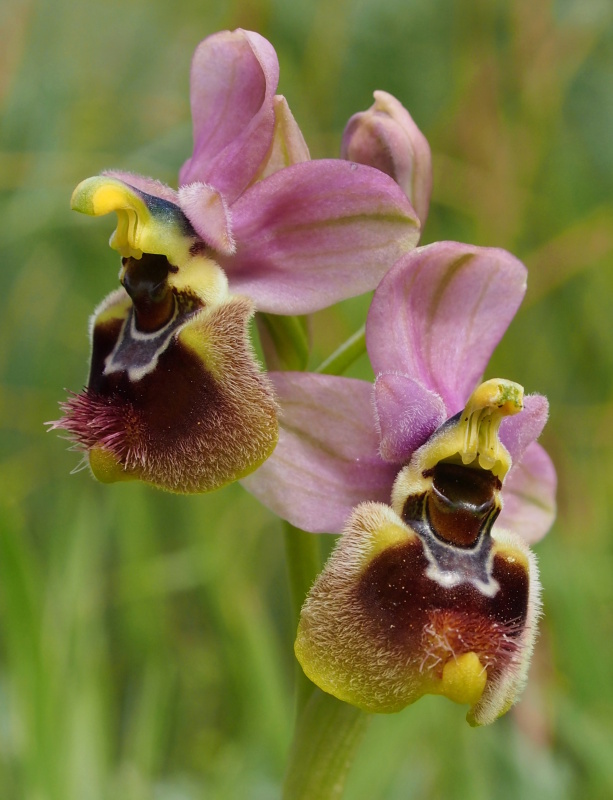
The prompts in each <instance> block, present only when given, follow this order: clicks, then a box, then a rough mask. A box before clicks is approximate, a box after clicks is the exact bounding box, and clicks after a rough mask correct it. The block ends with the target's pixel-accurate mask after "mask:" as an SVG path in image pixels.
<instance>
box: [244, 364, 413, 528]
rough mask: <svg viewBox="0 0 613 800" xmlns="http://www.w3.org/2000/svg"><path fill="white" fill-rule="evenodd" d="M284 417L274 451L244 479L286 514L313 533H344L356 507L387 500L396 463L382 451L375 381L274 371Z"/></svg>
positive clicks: (263, 499)
mask: <svg viewBox="0 0 613 800" xmlns="http://www.w3.org/2000/svg"><path fill="white" fill-rule="evenodd" d="M269 377H270V378H272V380H273V383H274V385H275V387H276V389H277V394H278V399H279V402H280V404H281V408H282V414H281V418H280V420H279V423H280V431H279V443H278V444H277V447H276V449H275V451H274V453H273V454H272V456H271V457H270V458H269V459H268V460H267V461H265V462H264V464H262V466H261V467H260V468H259V469H258V470H257V472H255V473H254V474H253V475H251V476H249V477H248V478H246V479H244V480H243V481H242V483H243V485H244V486H245V488H246V489H247V490H248V491H249V492H251V493H252V494H254V495H255V496H256V497H257V498H258V499H259V500H260V501H261V502H262V503H264V505H266V506H268V507H269V508H270V509H272V510H273V511H274V512H275V513H276V514H278V515H279V516H280V517H282V519H286V520H288V521H289V522H291V523H292V525H296V526H297V527H299V528H302V529H303V530H306V531H310V532H311V533H340V532H341V530H342V528H343V525H344V524H345V522H346V520H347V517H348V516H349V514H350V513H351V510H352V509H353V507H354V506H356V505H357V504H358V503H360V502H362V501H364V500H380V501H383V502H386V503H389V500H390V493H391V488H392V483H393V481H394V478H395V477H396V472H397V467H394V466H392V465H389V464H386V463H385V462H384V461H382V460H381V458H380V457H379V454H378V450H379V436H378V433H377V430H376V427H375V423H374V414H373V408H372V386H371V385H370V384H369V383H366V382H365V381H359V380H354V379H352V378H338V377H335V376H332V375H315V374H309V373H299V372H273V373H270V375H269Z"/></svg>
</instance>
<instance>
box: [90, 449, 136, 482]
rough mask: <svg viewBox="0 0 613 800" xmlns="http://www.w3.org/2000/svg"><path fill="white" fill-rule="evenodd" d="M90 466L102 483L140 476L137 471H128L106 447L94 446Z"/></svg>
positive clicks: (91, 451) (130, 479) (131, 479)
mask: <svg viewBox="0 0 613 800" xmlns="http://www.w3.org/2000/svg"><path fill="white" fill-rule="evenodd" d="M89 467H90V469H91V471H92V474H93V476H94V478H96V480H99V481H100V483H117V482H118V481H133V480H136V479H137V478H138V475H136V474H135V473H133V472H128V471H127V470H126V469H125V468H124V467H123V466H122V464H121V463H120V462H119V461H118V460H117V458H116V457H115V456H114V455H113V453H111V452H110V451H109V450H107V449H106V448H104V447H92V449H91V450H90V451H89Z"/></svg>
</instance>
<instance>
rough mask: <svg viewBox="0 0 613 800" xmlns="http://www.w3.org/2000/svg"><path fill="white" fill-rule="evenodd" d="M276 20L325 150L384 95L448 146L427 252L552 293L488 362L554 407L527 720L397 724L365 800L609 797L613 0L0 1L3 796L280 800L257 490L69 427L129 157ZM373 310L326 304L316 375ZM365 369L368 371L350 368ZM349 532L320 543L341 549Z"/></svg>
mask: <svg viewBox="0 0 613 800" xmlns="http://www.w3.org/2000/svg"><path fill="white" fill-rule="evenodd" d="M237 26H242V27H248V28H253V29H256V30H258V31H259V32H260V33H262V34H264V35H265V36H267V37H268V38H269V39H270V40H271V41H272V42H273V43H274V45H275V47H276V48H277V50H278V53H279V57H280V61H281V76H282V77H281V91H282V92H283V93H284V94H286V96H287V97H288V99H289V102H290V105H291V107H292V109H293V111H294V114H295V116H296V117H297V119H298V121H299V123H300V124H301V125H302V127H303V130H304V132H305V135H306V137H307V140H308V142H309V144H310V146H311V151H312V153H313V155H314V156H319V157H321V156H330V155H335V154H336V153H337V152H338V147H339V144H340V137H341V133H342V129H343V126H344V124H345V122H346V120H347V119H348V118H349V116H350V115H351V114H353V113H354V112H355V111H358V110H362V109H365V108H367V107H368V106H369V105H370V104H371V102H372V99H371V95H372V91H373V90H374V89H385V90H387V91H390V92H392V93H394V94H395V95H396V96H398V98H399V99H400V100H401V101H402V102H403V103H404V104H405V105H406V106H407V107H408V108H409V110H410V111H411V114H412V115H413V117H414V118H415V120H416V121H417V123H418V124H419V125H420V127H421V128H422V130H423V131H424V132H425V133H426V135H427V136H428V138H429V140H430V142H431V145H432V148H433V153H434V170H435V187H434V191H433V202H432V207H431V212H430V218H429V221H428V224H427V227H426V230H425V234H424V241H426V242H427V241H433V240H436V239H440V238H445V239H459V240H463V241H467V242H472V243H475V244H479V245H497V246H501V247H506V248H508V249H509V250H511V251H512V252H513V253H515V254H516V255H518V256H519V257H520V258H522V259H523V260H524V261H525V262H526V264H527V265H528V267H529V269H530V278H529V289H528V296H527V301H526V303H525V305H524V307H523V309H522V310H521V311H520V313H519V315H518V317H517V318H516V320H515V321H514V323H513V325H512V327H511V329H510V331H509V334H508V335H507V336H506V338H505V340H504V343H503V345H502V346H501V347H500V349H499V350H498V352H497V354H496V355H495V358H494V362H493V364H492V366H491V368H490V374H489V375H488V376H487V377H490V376H493V375H495V374H496V375H500V376H504V377H507V378H510V379H512V380H515V381H518V382H520V383H522V384H523V385H524V386H525V387H526V389H527V391H539V392H542V393H544V394H547V395H548V396H549V399H550V402H551V407H552V418H551V421H550V424H549V427H548V430H547V432H546V435H545V437H544V444H545V445H546V447H547V448H548V449H549V451H550V453H551V454H552V455H553V458H554V460H555V462H556V465H557V468H558V473H559V477H560V489H559V505H560V512H559V519H558V522H557V524H556V526H555V528H554V530H553V531H552V532H551V533H550V535H549V536H548V537H547V539H546V540H545V541H544V542H543V543H542V544H541V545H539V546H538V548H537V550H538V554H539V557H540V563H541V569H542V577H543V584H544V587H545V594H544V602H545V619H544V622H543V625H542V634H541V637H540V640H539V644H538V646H537V652H536V657H535V659H534V663H533V665H532V668H531V671H530V679H529V684H528V688H527V690H526V692H525V695H524V698H523V700H522V702H521V703H520V705H519V706H518V707H517V709H516V710H514V711H513V712H512V713H511V714H509V715H508V716H507V717H505V718H504V719H503V720H501V721H499V722H497V723H496V724H495V725H494V726H492V727H489V728H487V729H482V730H472V729H469V728H468V726H466V723H465V722H464V713H465V712H464V709H462V708H460V707H456V706H453V705H451V704H449V703H448V702H446V701H444V700H442V699H440V698H427V699H424V700H422V701H420V703H418V704H417V705H416V706H414V707H412V708H409V709H407V710H405V711H404V712H402V713H401V714H398V715H395V716H391V717H376V718H374V719H373V721H372V723H371V726H370V729H369V732H368V734H367V736H366V739H365V740H364V743H363V746H362V749H361V751H360V753H359V756H358V759H357V762H356V765H355V767H354V770H353V772H352V774H351V777H350V781H349V786H348V790H347V798H348V800H366V798H368V799H369V800H370V798H373V797H376V798H382V800H401V799H402V800H404V798H407V797H412V798H441V797H444V798H446V799H447V798H466V797H471V798H472V800H479V799H480V798H483V800H488V799H489V798H492V797H496V798H509V799H510V798H517V797H522V798H532V797H534V798H537V797H538V798H552V799H553V798H555V800H565V799H566V798H584V797H590V798H608V797H611V796H612V795H613V760H612V759H611V742H612V741H613V680H612V676H613V616H612V614H611V607H612V606H613V581H612V580H611V574H612V573H613V524H612V522H613V519H612V517H613V514H612V511H611V509H612V501H611V498H612V497H613V485H612V478H611V476H612V475H613V333H612V330H611V329H612V319H613V145H612V144H611V142H612V132H613V94H612V93H611V85H612V81H613V6H611V4H610V3H609V2H607V0H558V2H553V0H543V1H542V2H534V0H510V1H509V2H506V1H505V0H479V1H478V2H474V0H377V1H376V2H375V0H336V2H323V0H319V2H311V0H294V2H292V3H288V2H284V1H283V0H249V2H247V0H244V2H240V0H236V2H233V3H226V4H224V3H215V4H214V3H212V2H208V3H202V2H193V1H191V0H175V2H173V3H166V2H163V1H162V0H153V1H152V0H146V1H145V0H128V2H124V3H119V2H117V1H116V0H112V1H111V2H105V3H94V2H93V0H87V2H83V3H75V2H72V0H7V2H5V3H4V4H3V5H2V9H1V10H0V31H2V34H1V37H2V40H1V42H0V107H1V121H0V220H1V225H0V242H1V262H0V263H1V270H2V291H1V293H0V330H1V335H0V372H1V376H0V418H1V425H2V439H1V442H0V796H1V797H2V798H3V800H23V799H24V798H26V799H27V800H30V799H31V798H32V799H33V798H36V800H102V799H103V798H104V799H108V800H111V799H113V800H114V799H115V798H122V800H141V799H142V800H145V799H146V798H154V800H191V799H192V798H201V797H211V798H215V799H217V798H221V799H222V800H223V799H225V798H228V799H229V800H233V799H234V798H247V799H248V800H252V799H253V800H259V799H260V798H261V799H262V800H266V799H267V798H274V797H276V796H278V792H279V782H280V777H281V775H282V771H283V762H284V758H285V755H286V751H287V746H288V741H289V737H290V733H291V722H292V700H291V686H292V670H293V661H292V655H291V641H292V637H293V631H292V628H291V620H290V612H289V608H288V607H289V597H288V591H287V588H286V583H285V580H286V579H285V573H284V566H283V547H282V539H281V528H280V524H279V523H278V522H277V521H276V520H275V519H274V518H273V517H272V516H271V515H270V514H269V513H268V512H267V511H265V510H263V509H261V508H259V507H258V505H257V503H256V502H255V501H254V500H253V499H252V498H250V497H249V496H247V495H246V494H245V493H244V492H243V491H242V490H241V488H240V487H238V486H234V487H231V488H229V489H227V490H223V491H222V492H220V493H218V494H215V495H210V496H202V497H187V498H186V497H173V496H170V495H164V494H161V493H158V492H156V491H154V490H151V489H148V488H146V487H144V486H139V485H133V484H126V485H115V486H111V487H109V486H101V485H98V484H95V483H94V482H93V481H92V480H91V479H90V478H89V476H88V475H87V474H86V473H84V472H81V473H77V474H75V475H72V476H71V475H69V472H70V470H71V469H72V468H73V467H74V466H75V465H76V464H77V463H78V456H77V455H76V454H75V453H70V452H67V451H66V450H65V448H64V447H63V445H62V442H61V441H58V439H57V437H56V436H46V435H45V433H44V429H43V422H44V421H45V420H49V419H54V418H55V417H56V416H57V414H58V410H57V405H56V404H57V401H58V400H59V399H61V398H62V396H63V388H64V387H70V388H73V389H79V388H80V386H81V385H82V384H83V382H84V380H85V370H86V361H87V355H88V353H87V350H88V345H87V335H86V329H87V319H88V315H89V314H90V312H91V310H92V309H93V307H94V305H95V304H96V303H97V302H98V301H99V300H100V298H102V297H103V296H104V295H105V294H106V293H107V292H108V291H110V289H112V288H113V287H114V286H115V283H116V274H117V270H118V264H117V263H116V259H115V256H114V254H113V253H112V252H111V251H110V250H108V249H107V247H106V240H107V237H108V235H109V234H110V228H109V223H108V220H106V219H101V220H96V221H93V220H90V219H83V218H81V217H79V216H77V215H75V214H71V212H70V211H69V210H68V200H69V197H70V193H71V190H72V188H73V186H74V185H76V183H77V182H78V181H79V180H81V179H82V178H84V177H87V176H88V175H92V174H96V173H98V172H99V171H100V170H101V169H103V168H105V167H119V168H122V169H131V170H134V171H138V172H144V173H145V174H151V175H153V176H155V177H158V178H161V179H163V180H167V181H169V182H173V181H174V180H175V176H176V173H177V170H178V167H179V165H180V164H181V163H182V162H183V160H184V159H185V157H186V156H187V155H189V152H190V149H191V130H190V120H189V102H188V71H189V61H190V57H191V53H192V51H193V48H194V47H195V45H196V44H197V42H198V41H199V40H200V39H201V38H203V37H204V36H205V35H207V34H208V33H211V32H213V31H215V30H219V29H222V28H226V27H229V28H234V27H237ZM367 304H368V298H361V299H357V300H353V301H351V302H348V303H346V304H344V305H343V306H342V307H341V308H338V309H335V310H330V311H326V312H322V313H320V314H317V315H315V318H314V320H313V335H314V354H313V358H312V363H313V364H316V363H318V361H319V360H321V359H322V358H324V357H325V356H326V355H328V354H329V353H330V352H331V351H332V350H333V349H334V347H336V346H337V344H339V343H340V342H341V341H342V340H343V339H344V338H346V337H347V336H348V335H349V334H350V333H352V332H353V331H354V330H355V329H356V328H357V327H358V326H359V324H361V322H362V320H363V318H364V314H365V311H366V308H367ZM351 374H353V375H356V376H363V377H367V376H368V365H367V364H366V362H365V360H364V359H362V360H360V362H358V363H357V364H356V365H355V366H354V367H353V368H352V371H351ZM324 546H325V545H324Z"/></svg>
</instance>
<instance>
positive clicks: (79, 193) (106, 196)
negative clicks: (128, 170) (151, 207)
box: [70, 175, 147, 217]
mask: <svg viewBox="0 0 613 800" xmlns="http://www.w3.org/2000/svg"><path fill="white" fill-rule="evenodd" d="M70 207H71V208H72V210H73V211H79V212H81V213H82V214H89V215H90V216H94V217H101V216H104V215H105V214H110V213H111V211H118V210H123V209H132V210H134V211H138V212H139V213H143V212H145V213H147V208H146V206H145V204H144V203H143V201H142V200H141V199H140V197H139V196H138V194H137V193H136V192H135V191H134V190H133V189H131V187H129V186H127V184H125V183H122V182H121V181H120V180H117V178H111V177H108V176H105V175H96V176H94V177H92V178H86V179H85V180H84V181H81V183H80V184H79V185H78V186H77V187H76V188H75V190H74V192H73V193H72V197H71V199H70Z"/></svg>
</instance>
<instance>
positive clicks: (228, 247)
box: [179, 183, 236, 255]
mask: <svg viewBox="0 0 613 800" xmlns="http://www.w3.org/2000/svg"><path fill="white" fill-rule="evenodd" d="M179 204H180V206H181V210H182V211H183V213H184V214H185V216H186V217H187V218H188V220H189V221H190V222H191V224H192V225H193V227H194V230H195V231H196V233H197V234H198V236H200V237H201V238H202V239H204V241H205V242H206V243H207V244H210V245H211V247H213V248H214V249H215V250H217V252H218V253H223V254H224V255H231V254H232V253H233V252H234V251H235V250H236V245H235V244H234V239H233V237H232V229H231V227H230V213H229V211H228V207H227V205H226V202H225V200H224V198H223V196H222V195H221V194H220V193H219V192H218V191H217V190H216V189H214V188H213V187H212V186H208V185H207V184H206V183H188V184H187V185H185V186H182V187H181V188H180V189H179Z"/></svg>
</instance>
